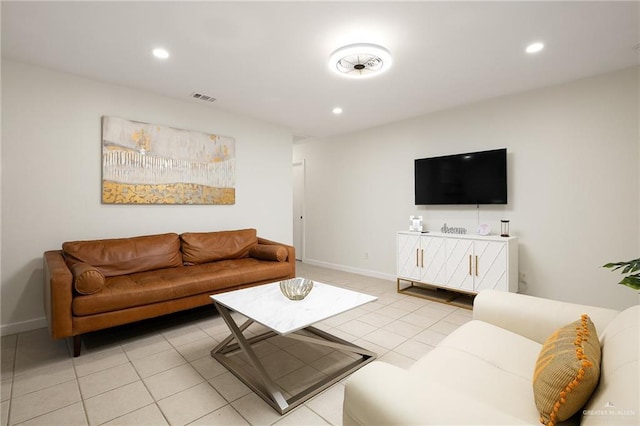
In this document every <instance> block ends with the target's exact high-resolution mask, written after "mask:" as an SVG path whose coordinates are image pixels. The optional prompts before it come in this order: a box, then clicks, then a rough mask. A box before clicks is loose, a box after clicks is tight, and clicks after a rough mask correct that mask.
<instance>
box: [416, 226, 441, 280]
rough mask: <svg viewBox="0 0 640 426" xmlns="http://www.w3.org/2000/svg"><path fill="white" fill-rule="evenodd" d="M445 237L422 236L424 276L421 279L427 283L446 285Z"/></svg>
mask: <svg viewBox="0 0 640 426" xmlns="http://www.w3.org/2000/svg"><path fill="white" fill-rule="evenodd" d="M444 242H445V239H444V238H438V237H428V236H424V235H423V236H422V237H421V246H422V259H421V260H422V262H421V265H422V277H421V279H420V281H422V282H425V283H427V284H435V285H444V284H445V283H446V275H445V270H446V268H445V244H444Z"/></svg>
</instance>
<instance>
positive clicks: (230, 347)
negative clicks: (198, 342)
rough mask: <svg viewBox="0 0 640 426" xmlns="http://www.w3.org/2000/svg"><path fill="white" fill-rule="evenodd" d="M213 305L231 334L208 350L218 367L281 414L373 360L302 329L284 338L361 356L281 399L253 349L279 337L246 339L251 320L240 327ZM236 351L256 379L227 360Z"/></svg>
mask: <svg viewBox="0 0 640 426" xmlns="http://www.w3.org/2000/svg"><path fill="white" fill-rule="evenodd" d="M213 303H214V305H215V307H216V308H217V309H218V312H220V315H221V316H222V318H223V319H224V322H225V323H226V324H227V326H228V327H229V329H230V330H231V334H230V335H229V336H228V337H227V338H226V339H224V340H223V341H222V342H220V344H218V345H217V346H216V347H215V348H213V350H211V356H212V357H213V358H214V359H216V360H217V361H218V362H220V364H222V365H223V366H225V367H226V368H227V369H228V370H229V371H230V372H231V373H233V374H234V375H235V376H236V377H237V378H238V379H240V380H241V381H242V382H243V383H244V384H245V385H247V386H248V387H249V388H251V390H253V391H254V392H255V393H256V394H258V395H259V396H260V397H261V398H262V399H263V400H265V402H267V403H268V404H269V405H271V406H272V407H273V408H274V409H275V410H276V411H278V412H279V413H280V414H285V413H287V412H289V411H290V410H292V409H293V408H295V407H297V406H298V405H300V404H302V403H303V402H305V401H307V400H308V399H310V398H311V397H313V396H315V395H317V394H318V393H320V392H322V391H323V390H325V389H327V388H328V387H329V386H331V385H333V384H334V383H336V382H338V381H340V380H342V379H343V378H345V377H347V376H348V375H349V374H351V373H353V372H354V371H356V370H357V369H359V368H361V367H362V366H364V365H365V364H368V363H369V362H371V361H373V360H374V359H376V354H375V353H373V352H371V351H368V350H366V349H364V348H361V347H359V346H356V345H354V344H353V343H350V342H347V341H346V340H342V339H340V338H339V337H336V336H333V335H331V334H329V333H327V332H325V331H322V330H319V329H317V328H315V327H312V326H309V327H306V328H303V329H302V330H300V331H294V332H292V333H288V334H285V335H283V336H284V337H288V338H292V339H296V340H300V341H303V342H308V343H314V344H318V345H322V346H328V347H331V348H334V349H338V350H342V351H346V352H353V353H356V354H358V355H360V356H361V357H360V358H359V359H356V360H354V361H353V362H352V363H350V364H349V365H347V366H345V367H343V368H341V369H339V370H338V371H336V372H334V373H332V374H330V375H329V376H327V377H326V378H324V379H322V380H320V381H318V382H317V383H314V384H312V385H311V386H309V387H307V388H306V389H304V390H302V391H300V392H298V393H297V394H295V395H293V396H291V397H290V398H288V399H287V398H285V396H284V395H283V393H282V390H281V389H280V387H279V386H278V385H277V384H276V383H275V382H274V381H273V379H271V377H270V376H269V373H268V372H267V371H266V369H265V368H264V366H263V365H262V363H261V362H260V359H259V358H258V356H257V355H256V353H255V351H254V350H253V347H252V346H253V345H254V344H255V343H258V342H260V341H262V340H265V339H268V338H270V337H273V336H278V335H280V334H278V333H276V332H275V331H267V332H265V333H262V334H260V335H257V336H253V337H250V338H246V337H245V336H244V334H243V332H244V330H246V329H247V328H248V327H249V326H250V325H251V324H253V323H254V320H252V319H247V320H246V321H245V322H244V323H243V324H241V325H238V324H236V322H235V321H234V319H233V318H232V317H231V310H230V309H228V308H227V307H225V306H224V305H222V304H220V303H218V302H216V301H215V300H214V301H213ZM303 331H306V332H308V333H310V334H311V335H309V334H303V333H302V332H303ZM234 340H235V341H236V343H232V342H233V341H234ZM239 350H242V351H244V353H245V354H246V355H247V357H248V359H249V363H250V364H251V367H253V370H254V371H252V372H251V373H255V374H257V377H256V376H254V374H247V370H246V369H245V368H242V367H241V365H239V364H238V363H237V362H236V361H234V360H232V359H231V358H230V357H229V356H227V354H229V353H235V352H237V351H239Z"/></svg>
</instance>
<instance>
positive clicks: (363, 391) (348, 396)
mask: <svg viewBox="0 0 640 426" xmlns="http://www.w3.org/2000/svg"><path fill="white" fill-rule="evenodd" d="M413 391H414V389H412V384H411V375H410V373H409V371H408V370H405V369H402V368H400V367H396V366H395V365H391V364H387V363H385V362H379V361H376V362H372V363H371V364H369V365H366V366H365V367H363V368H362V369H361V370H358V371H356V372H355V373H353V375H351V377H349V379H347V383H346V386H345V390H344V403H343V406H342V423H343V424H344V425H345V426H356V425H358V426H360V425H371V424H376V425H392V424H396V425H401V424H406V425H410V424H415V420H416V419H417V418H418V419H422V420H426V419H424V417H423V416H422V413H416V410H418V411H419V408H420V407H421V406H422V405H423V404H420V402H419V401H415V400H414V398H415V397H419V398H424V396H423V395H421V392H419V391H417V392H413ZM416 402H417V403H416Z"/></svg>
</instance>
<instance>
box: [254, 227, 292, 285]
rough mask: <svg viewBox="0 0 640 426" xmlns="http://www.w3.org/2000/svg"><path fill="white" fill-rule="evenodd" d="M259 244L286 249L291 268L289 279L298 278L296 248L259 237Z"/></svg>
mask: <svg viewBox="0 0 640 426" xmlns="http://www.w3.org/2000/svg"><path fill="white" fill-rule="evenodd" d="M258 244H265V245H277V246H282V247H284V248H286V249H287V260H286V261H287V263H289V265H290V266H291V272H290V274H289V278H295V277H296V249H295V247H293V246H290V245H288V244H282V243H278V242H276V241H271V240H267V239H266V238H261V237H258Z"/></svg>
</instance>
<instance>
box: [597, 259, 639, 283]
mask: <svg viewBox="0 0 640 426" xmlns="http://www.w3.org/2000/svg"><path fill="white" fill-rule="evenodd" d="M603 267H604V268H610V269H611V270H612V271H617V270H618V269H620V268H623V269H622V271H620V272H621V273H622V274H631V275H628V276H626V277H624V278H623V279H622V281H620V284H622V285H626V286H627V287H630V288H632V289H634V290H640V274H635V273H634V272H638V271H640V258H638V259H633V260H629V261H628V262H610V263H607V264H606V265H603Z"/></svg>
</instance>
